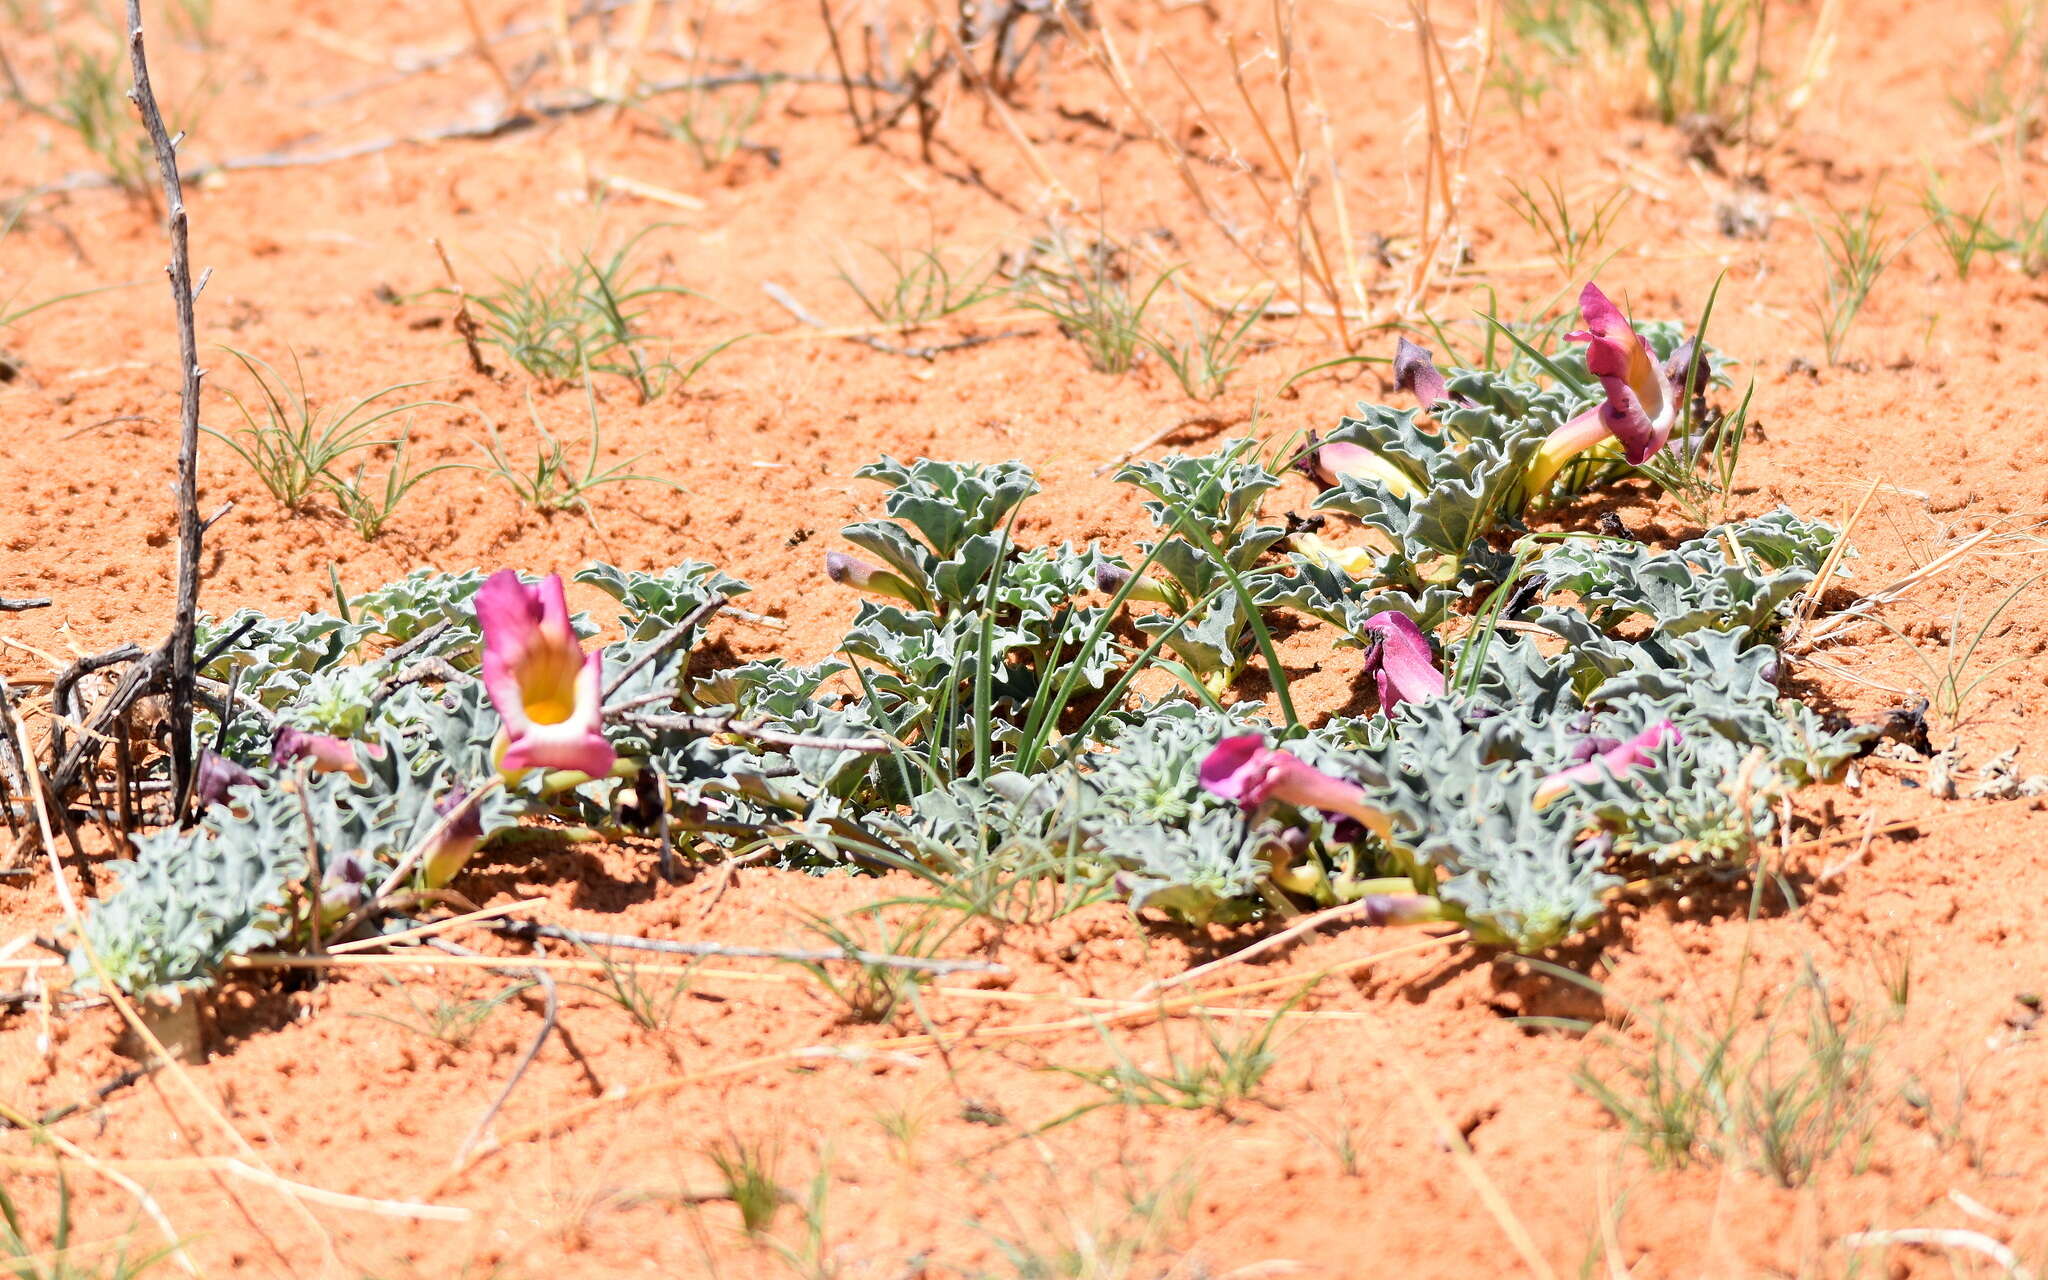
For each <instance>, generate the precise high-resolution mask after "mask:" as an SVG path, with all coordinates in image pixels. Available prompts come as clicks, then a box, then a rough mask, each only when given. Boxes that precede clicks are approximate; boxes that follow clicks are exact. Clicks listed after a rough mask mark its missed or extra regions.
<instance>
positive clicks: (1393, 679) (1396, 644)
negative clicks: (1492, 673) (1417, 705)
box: [1365, 609, 1444, 711]
mask: <svg viewBox="0 0 2048 1280" xmlns="http://www.w3.org/2000/svg"><path fill="white" fill-rule="evenodd" d="M1365 629H1366V630H1367V631H1369V632H1371V633H1372V640H1371V643H1370V645H1369V647H1368V648H1367V649H1366V651H1365V669H1366V670H1367V671H1370V672H1371V673H1372V677H1373V681H1374V683H1375V684H1376V685H1378V687H1379V695H1380V710H1381V711H1392V710H1393V709H1394V708H1395V707H1398V706H1400V705H1401V704H1402V703H1404V702H1422V701H1424V700H1426V699H1429V698H1435V697H1440V696H1442V694H1443V691H1444V673H1443V672H1441V671H1439V670H1437V665H1436V655H1435V654H1434V653H1433V652H1432V651H1431V650H1430V647H1429V637H1428V636H1426V635H1424V634H1423V633H1422V628H1421V627H1418V626H1416V625H1415V619H1413V618H1411V617H1409V616H1408V615H1407V614H1405V613H1400V612H1397V611H1396V610H1393V609H1387V610H1384V611H1382V612H1380V613H1376V614H1374V615H1372V616H1371V617H1370V618H1367V619H1366V620H1365Z"/></svg>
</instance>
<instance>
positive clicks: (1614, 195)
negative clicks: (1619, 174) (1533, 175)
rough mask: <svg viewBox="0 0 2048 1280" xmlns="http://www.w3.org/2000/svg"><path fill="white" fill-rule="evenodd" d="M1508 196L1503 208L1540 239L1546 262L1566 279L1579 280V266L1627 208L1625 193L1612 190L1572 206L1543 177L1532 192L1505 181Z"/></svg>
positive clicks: (1604, 240)
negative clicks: (1544, 248) (1506, 208)
mask: <svg viewBox="0 0 2048 1280" xmlns="http://www.w3.org/2000/svg"><path fill="white" fill-rule="evenodd" d="M1508 186H1509V187H1510V188H1512V189H1513V191H1514V194H1513V195H1512V196H1508V197H1504V199H1505V200H1506V201H1507V206H1508V208H1509V209H1510V210H1512V211H1513V212H1514V215H1515V216H1516V217H1517V218H1520V219H1521V220H1522V222H1523V223H1524V224H1525V225H1527V226H1528V228H1529V230H1531V231H1533V232H1535V233H1536V234H1537V235H1538V236H1541V237H1542V238H1543V241H1544V243H1545V246H1546V251H1547V252H1548V253H1549V254H1550V260H1551V261H1552V262H1554V263H1556V264H1557V269H1558V271H1559V272H1560V273H1561V274H1562V275H1564V276H1565V277H1566V278H1567V279H1571V280H1576V279H1578V278H1579V267H1580V265H1581V264H1582V263H1585V262H1588V261H1590V260H1591V259H1592V257H1593V255H1595V254H1597V253H1598V252H1599V251H1600V247H1601V246H1602V245H1604V244H1606V243H1607V237H1608V236H1609V235H1610V234H1612V232H1613V231H1614V221H1615V219H1616V218H1617V217H1619V216H1620V214H1621V211H1622V210H1623V209H1625V208H1627V207H1628V202H1629V192H1628V189H1627V188H1625V187H1616V188H1614V190H1612V191H1610V192H1608V193H1607V195H1606V196H1604V197H1602V198H1601V199H1598V200H1594V201H1590V202H1588V203H1586V204H1583V205H1577V206H1575V205H1574V202H1573V201H1572V199H1571V197H1570V196H1568V195H1567V194H1566V193H1565V189H1564V187H1563V185H1562V184H1560V183H1559V182H1558V181H1557V180H1556V179H1555V178H1551V177H1544V178H1541V179H1539V180H1538V181H1537V183H1536V185H1535V187H1534V189H1531V187H1530V186H1529V185H1528V184H1526V183H1523V182H1521V181H1519V180H1517V179H1514V178H1510V179H1508Z"/></svg>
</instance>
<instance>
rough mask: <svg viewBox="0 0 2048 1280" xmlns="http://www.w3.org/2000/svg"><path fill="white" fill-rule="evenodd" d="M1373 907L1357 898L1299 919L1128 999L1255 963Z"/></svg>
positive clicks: (1369, 912) (1368, 898)
mask: <svg viewBox="0 0 2048 1280" xmlns="http://www.w3.org/2000/svg"><path fill="white" fill-rule="evenodd" d="M1377 905H1378V904H1377V903H1375V902H1374V901H1373V899H1372V898H1370V897H1367V898H1360V899H1359V900H1358V901H1356V902H1346V903H1343V904H1341V905H1339V906H1334V907H1330V908H1328V909H1326V910H1323V911H1317V912H1314V913H1312V914H1310V915H1306V916H1303V917H1302V918H1301V919H1299V920H1297V921H1295V922H1294V923H1293V924H1291V925H1289V926H1288V927H1287V928H1285V929H1282V930H1281V931H1280V932H1278V933H1276V934H1273V935H1271V936H1270V937H1265V938H1261V939H1259V940H1258V941H1257V942H1254V943H1252V944H1251V945H1250V946H1246V947H1240V948H1239V949H1237V950H1236V951H1233V952H1231V953H1230V954H1229V955H1227V956H1222V957H1219V958H1218V959H1215V960H1211V961H1209V962H1208V963H1207V964H1198V965H1196V966H1195V967H1194V968H1192V969H1189V970H1187V971H1185V972H1183V973H1177V974H1174V975H1173V976H1172V977H1170V978H1160V979H1157V980H1156V981H1153V982H1148V983H1146V984H1145V985H1144V986H1142V987H1139V988H1138V989H1137V990H1136V991H1133V992H1131V999H1133V1000H1143V999H1145V998H1146V997H1148V996H1155V995H1158V994H1159V993H1160V992H1162V991H1168V990H1171V989H1172V988H1174V987H1178V986H1184V985H1186V984H1187V983H1190V982H1195V981H1198V980H1199V979H1202V978H1205V977H1207V976H1209V975H1210V974H1212V973H1214V972H1216V971H1217V970H1218V969H1227V968H1229V967H1230V966H1232V965H1235V964H1243V963H1244V962H1245V961H1247V960H1255V959H1257V958H1258V957H1260V956H1262V955H1265V954H1266V953H1267V952H1269V951H1277V950H1279V949H1280V948H1281V947H1284V946H1286V945H1287V944H1288V943H1290V942H1292V941H1294V940H1295V939H1296V938H1300V937H1305V936H1306V935H1308V934H1311V933H1314V932H1315V931H1316V930H1318V929H1320V928H1322V927H1323V926H1324V925H1326V924H1335V923H1337V922H1338V921H1339V920H1345V919H1349V918H1350V917H1352V916H1357V915H1371V914H1372V911H1373V909H1374V907H1375V906H1377Z"/></svg>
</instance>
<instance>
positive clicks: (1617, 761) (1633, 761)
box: [1535, 720, 1685, 809]
mask: <svg viewBox="0 0 2048 1280" xmlns="http://www.w3.org/2000/svg"><path fill="white" fill-rule="evenodd" d="M1684 737H1685V735H1684V734H1682V733H1680V732H1679V731H1678V726H1677V725H1675V724H1673V723H1671V722H1670V721H1669V720H1659V721H1658V722H1657V723H1655V724H1653V725H1651V726H1650V727H1649V728H1647V729H1645V730H1643V731H1642V732H1641V733H1639V734H1637V735H1636V736H1635V737H1633V738H1630V739H1629V740H1628V741H1627V742H1623V743H1620V744H1618V745H1616V746H1612V747H1609V748H1608V749H1607V750H1605V751H1602V752H1601V753H1600V754H1598V755H1596V756H1594V757H1593V758H1592V759H1591V760H1588V761H1586V762H1585V763H1584V764H1575V765H1573V766H1571V767H1570V768H1568V769H1559V770H1558V771H1557V772H1556V773H1553V774H1550V775H1549V776H1547V777H1545V778H1544V779H1543V781H1541V782H1539V783H1537V784H1536V795H1535V804H1536V807H1537V808H1539V809H1540V808H1542V807H1543V806H1544V805H1546V804H1549V803H1550V802H1551V801H1553V800H1555V799H1557V798H1558V797H1559V796H1561V795H1563V794H1564V793H1565V792H1567V791H1570V790H1571V789H1572V784H1573V783H1575V782H1598V781H1599V780H1600V779H1602V778H1605V777H1610V776H1614V777H1619V776H1620V775H1621V774H1623V773H1626V772H1628V771H1629V770H1630V769H1633V768H1635V767H1636V766H1637V765H1643V764H1648V763H1649V762H1650V758H1651V753H1652V752H1653V751H1655V750H1656V749H1657V748H1658V747H1659V746H1661V745H1663V744H1664V743H1666V742H1679V741H1683V740H1684Z"/></svg>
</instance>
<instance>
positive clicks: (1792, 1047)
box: [1577, 969, 1877, 1187]
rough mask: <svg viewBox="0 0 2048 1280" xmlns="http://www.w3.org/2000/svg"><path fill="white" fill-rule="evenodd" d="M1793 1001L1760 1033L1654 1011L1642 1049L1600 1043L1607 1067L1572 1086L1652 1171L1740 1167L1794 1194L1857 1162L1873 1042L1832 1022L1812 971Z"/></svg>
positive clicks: (1869, 1107)
mask: <svg viewBox="0 0 2048 1280" xmlns="http://www.w3.org/2000/svg"><path fill="white" fill-rule="evenodd" d="M1793 995H1794V998H1793V999H1791V1000H1789V1001H1787V1002H1785V1003H1784V1004H1783V1005H1782V1006H1781V1007H1780V1008H1779V1010H1778V1011H1777V1013H1776V1014H1774V1015H1772V1016H1770V1017H1768V1018H1764V1019H1763V1020H1762V1024H1761V1029H1760V1030H1758V1029H1753V1025H1752V1023H1753V1020H1752V1019H1750V1018H1749V1017H1747V1016H1743V1015H1738V1014H1737V1013H1735V1012H1734V1011H1732V1009H1731V1011H1730V1012H1728V1013H1727V1014H1725V1015H1722V1016H1721V1017H1719V1018H1718V1019H1716V1020H1712V1021H1708V1022H1706V1023H1704V1024H1703V1023H1702V1022H1701V1021H1699V1020H1698V1019H1696V1018H1692V1017H1688V1016H1686V1015H1684V1014H1682V1013H1680V1012H1678V1011H1676V1010H1673V1009H1670V1008H1660V1009H1658V1010H1656V1011H1654V1012H1653V1014H1652V1015H1651V1018H1650V1020H1649V1024H1648V1028H1647V1029H1648V1034H1649V1036H1650V1043H1649V1045H1648V1046H1647V1047H1642V1048H1633V1049H1630V1048H1625V1047H1622V1046H1621V1045H1619V1044H1618V1043H1616V1042H1612V1041H1610V1043H1609V1044H1608V1046H1607V1047H1608V1050H1609V1052H1610V1053H1611V1054H1612V1055H1613V1057H1614V1059H1615V1061H1614V1062H1613V1064H1612V1065H1611V1066H1610V1067H1609V1068H1607V1069H1604V1070H1603V1069H1600V1068H1595V1067H1593V1066H1591V1065H1588V1066H1585V1067H1582V1068H1581V1070H1580V1071H1579V1073H1578V1076H1577V1079H1578V1083H1579V1086H1580V1088H1582V1089H1584V1090H1585V1091H1586V1092H1587V1093H1589V1094H1590V1095H1591V1096H1592V1097H1593V1098H1594V1099H1595V1100H1596V1101H1598V1102H1599V1103H1600V1104H1601V1105H1602V1106H1603V1107H1605V1108H1606V1109H1607V1111H1608V1112H1609V1114H1611V1115H1612V1116H1613V1117H1614V1118H1615V1120H1616V1121H1618V1122H1619V1123H1620V1124H1621V1126H1622V1128H1623V1130H1624V1132H1625V1133H1627V1135H1628V1137H1629V1140H1630V1141H1631V1142H1633V1143H1634V1144H1635V1145H1637V1146H1638V1147H1640V1148H1642V1150H1643V1151H1644V1152H1645V1154H1647V1155H1648V1156H1649V1157H1650V1159H1651V1161H1652V1163H1654V1164H1656V1165H1658V1166H1659V1167H1665V1168H1683V1167H1685V1166H1687V1165H1690V1164H1692V1163H1694V1162H1696V1161H1700V1160H1716V1161H1730V1162H1738V1163H1741V1164H1744V1165H1747V1166H1749V1167H1751V1168H1754V1169H1755V1170H1757V1171H1758V1172H1760V1173H1763V1174H1765V1175H1767V1176H1768V1177H1770V1178H1772V1179H1773V1180H1775V1181H1776V1182H1777V1183H1778V1184H1779V1185H1780V1186H1785V1187H1796V1186H1799V1185H1801V1184H1802V1183H1804V1182H1806V1181H1807V1180H1808V1179H1809V1178H1811V1177H1812V1176H1813V1174H1814V1173H1815V1172H1816V1171H1817V1170H1818V1169H1819V1168H1820V1167H1821V1165H1822V1163H1823V1162H1825V1161H1827V1160H1828V1159H1830V1158H1832V1157H1834V1156H1835V1155H1837V1154H1839V1153H1841V1152H1843V1151H1849V1152H1852V1153H1855V1154H1856V1156H1857V1158H1859V1159H1860V1154H1861V1148H1862V1146H1863V1144H1864V1143H1865V1142H1866V1141H1867V1139H1868V1136H1869V1133H1870V1130H1871V1128H1872V1126H1873V1124H1874V1122H1875V1111H1874V1089H1875V1081H1874V1080H1873V1077H1872V1071H1871V1063H1872V1059H1873V1056H1874V1055H1875V1054H1876V1052H1877V1040H1876V1034H1877V1032H1876V1028H1874V1027H1872V1026H1870V1025H1868V1024H1867V1022H1865V1021H1864V1020H1862V1019H1860V1018H1859V1017H1857V1016H1856V1015H1855V1014H1853V1013H1852V1014H1849V1015H1838V1014H1837V1013H1836V1012H1835V1010H1834V1008H1833V1006H1832V1004H1831V1002H1830V995H1829V991H1828V987H1827V984H1826V983H1825V982H1824V981H1823V980H1822V979H1821V978H1820V977H1819V976H1818V975H1817V974H1815V973H1814V972H1813V971H1812V970H1810V969H1809V970H1807V971H1806V973H1805V974H1804V975H1803V977H1802V978H1801V980H1800V982H1799V984H1798V986H1797V987H1796V988H1795V991H1794V993H1793ZM1801 1019H1803V1025H1800V1026H1798V1027H1797V1028H1796V1029H1795V1028H1793V1027H1788V1026H1787V1025H1786V1024H1787V1023H1788V1022H1791V1021H1794V1020H1801Z"/></svg>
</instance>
